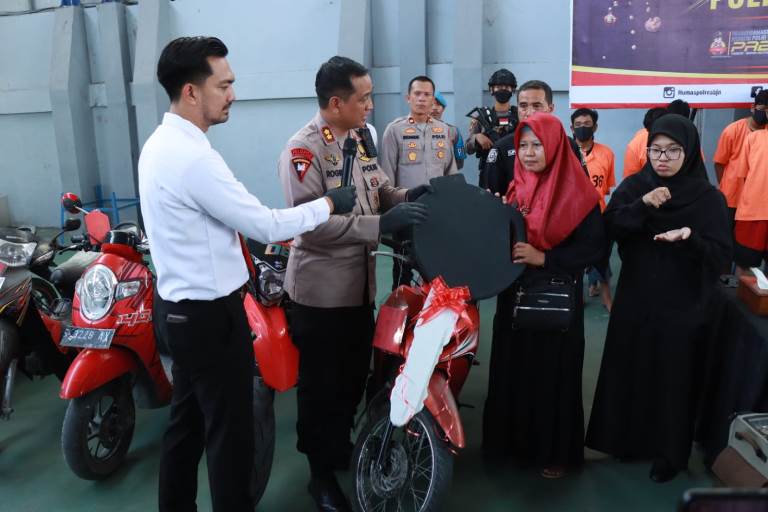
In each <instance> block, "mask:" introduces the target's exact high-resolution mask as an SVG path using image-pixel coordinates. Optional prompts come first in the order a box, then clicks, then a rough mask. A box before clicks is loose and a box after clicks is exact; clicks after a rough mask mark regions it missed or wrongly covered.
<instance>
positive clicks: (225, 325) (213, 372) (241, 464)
mask: <svg viewBox="0 0 768 512" xmlns="http://www.w3.org/2000/svg"><path fill="white" fill-rule="evenodd" d="M154 322H155V329H156V333H157V336H158V339H159V340H161V341H162V342H164V343H165V345H166V348H167V349H168V351H169V352H170V354H171V357H172V358H173V398H172V401H171V418H170V422H169V425H168V428H167V430H166V432H165V436H164V437H163V447H162V455H161V459H160V492H159V502H160V511H161V512H166V511H167V512H177V511H179V512H187V511H190V512H191V511H196V510H197V507H196V505H195V498H196V496H197V467H198V464H199V462H200V457H202V455H203V450H205V452H206V456H207V461H208V484H209V485H210V489H211V500H212V502H213V510H214V511H216V512H238V511H243V512H244V511H249V512H253V509H254V502H253V497H252V494H251V491H250V486H251V475H252V472H253V463H254V462H253V450H254V421H253V387H252V382H253V371H254V357H253V345H252V344H251V339H250V329H249V327H248V320H247V318H246V316H245V310H244V309H243V301H242V299H241V298H240V292H239V290H238V291H236V292H233V293H232V294H230V295H229V296H227V297H223V298H220V299H216V300H213V301H188V300H185V301H180V302H178V303H174V302H168V301H164V300H162V299H161V298H160V297H159V296H158V295H157V294H155V303H154Z"/></svg>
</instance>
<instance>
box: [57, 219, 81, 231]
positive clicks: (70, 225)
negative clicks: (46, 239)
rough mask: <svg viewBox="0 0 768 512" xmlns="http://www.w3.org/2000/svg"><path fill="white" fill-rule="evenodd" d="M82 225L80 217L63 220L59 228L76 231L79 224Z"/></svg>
mask: <svg viewBox="0 0 768 512" xmlns="http://www.w3.org/2000/svg"><path fill="white" fill-rule="evenodd" d="M81 225H82V222H80V219H67V220H66V221H65V222H64V225H63V226H61V229H63V230H64V231H76V230H78V229H80V226H81Z"/></svg>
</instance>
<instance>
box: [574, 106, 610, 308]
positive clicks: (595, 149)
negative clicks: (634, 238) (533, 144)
mask: <svg viewBox="0 0 768 512" xmlns="http://www.w3.org/2000/svg"><path fill="white" fill-rule="evenodd" d="M598 117H599V116H598V113H597V111H596V110H592V109H591V108H580V109H577V110H575V111H574V112H573V113H572V114H571V132H573V136H574V138H575V139H576V143H577V144H578V145H579V149H581V154H582V155H583V156H584V161H585V162H586V164H587V172H588V173H589V181H590V182H591V183H592V185H593V186H594V187H595V190H597V193H598V194H599V195H600V211H601V212H604V211H605V198H606V196H608V195H609V194H610V193H611V189H612V188H613V187H615V186H616V176H615V172H614V167H615V165H614V161H615V156H614V154H613V151H612V150H611V148H609V147H608V146H606V145H604V144H600V143H599V142H596V141H595V133H596V132H597V119H598ZM587 276H588V278H589V296H590V297H596V296H597V295H598V294H599V295H601V296H602V301H603V305H604V306H605V308H606V309H607V310H608V311H610V310H611V304H612V298H611V287H610V279H611V267H610V250H609V251H608V254H606V258H605V261H604V262H601V263H600V264H599V265H595V266H593V267H589V268H588V269H587Z"/></svg>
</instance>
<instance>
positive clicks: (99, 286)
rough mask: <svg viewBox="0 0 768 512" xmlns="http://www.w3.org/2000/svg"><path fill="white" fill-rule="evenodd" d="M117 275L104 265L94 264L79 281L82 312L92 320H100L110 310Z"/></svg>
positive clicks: (78, 290) (78, 291)
mask: <svg viewBox="0 0 768 512" xmlns="http://www.w3.org/2000/svg"><path fill="white" fill-rule="evenodd" d="M116 287H117V277H115V274H114V273H113V272H112V271H111V270H110V269H109V268H107V267H105V266H104V265H100V264H97V265H94V266H92V267H91V268H89V269H88V271H87V272H86V273H85V274H83V277H82V278H80V281H79V282H78V283H77V293H78V295H79V296H80V312H81V313H82V314H83V316H84V317H85V318H87V319H88V320H90V321H92V322H93V321H96V320H100V319H101V318H103V317H104V315H106V314H107V312H109V310H110V308H111V307H112V304H113V302H114V299H115V288H116Z"/></svg>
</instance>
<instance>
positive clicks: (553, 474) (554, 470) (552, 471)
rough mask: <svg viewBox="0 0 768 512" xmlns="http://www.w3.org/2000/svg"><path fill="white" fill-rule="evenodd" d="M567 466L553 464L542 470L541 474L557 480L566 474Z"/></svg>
mask: <svg viewBox="0 0 768 512" xmlns="http://www.w3.org/2000/svg"><path fill="white" fill-rule="evenodd" d="M565 473H566V471H565V468H564V467H562V466H553V467H550V468H544V469H542V470H541V476H543V477H544V478H548V479H550V480H555V479H557V478H562V477H564V476H565Z"/></svg>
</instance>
